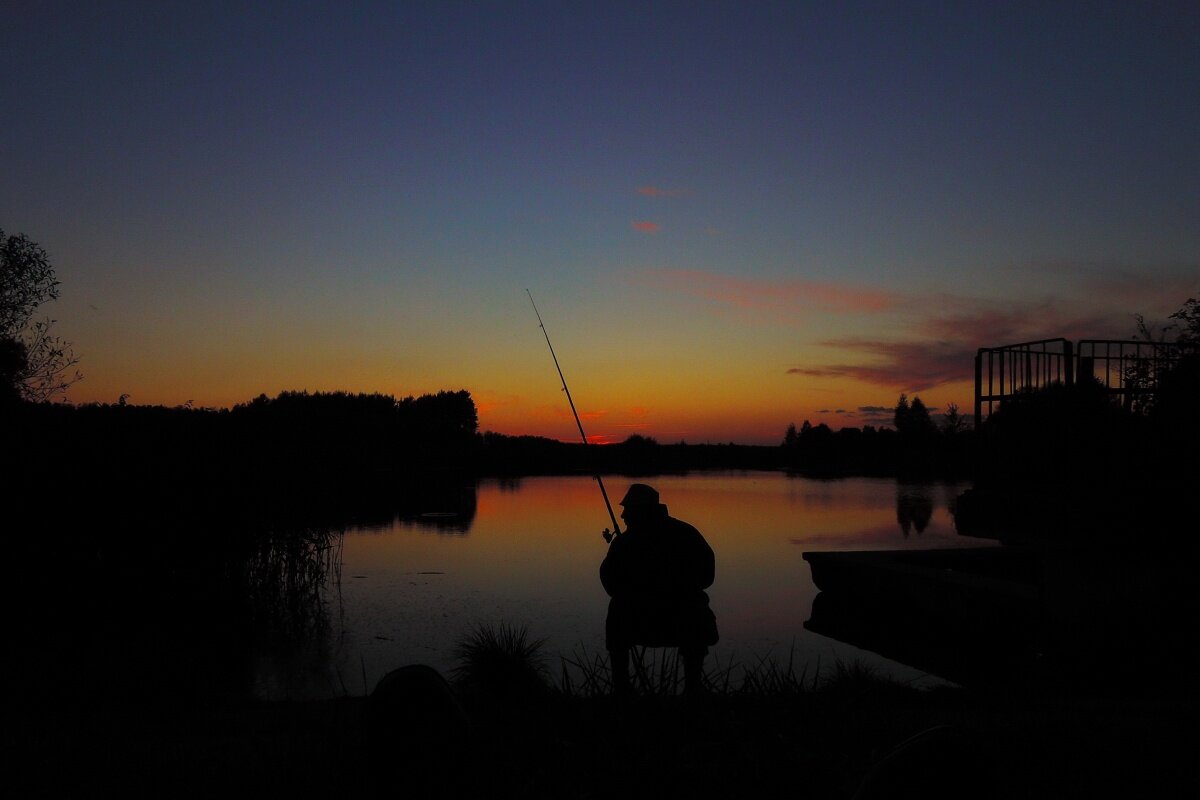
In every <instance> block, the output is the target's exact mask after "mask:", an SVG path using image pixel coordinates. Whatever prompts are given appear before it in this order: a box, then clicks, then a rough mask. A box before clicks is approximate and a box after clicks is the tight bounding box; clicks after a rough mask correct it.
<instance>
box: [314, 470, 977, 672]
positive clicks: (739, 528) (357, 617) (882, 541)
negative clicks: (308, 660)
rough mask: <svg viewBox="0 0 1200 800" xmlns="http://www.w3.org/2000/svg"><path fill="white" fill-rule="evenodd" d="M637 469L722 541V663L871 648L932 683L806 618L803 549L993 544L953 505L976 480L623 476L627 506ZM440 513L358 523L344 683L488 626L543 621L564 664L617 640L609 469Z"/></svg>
mask: <svg viewBox="0 0 1200 800" xmlns="http://www.w3.org/2000/svg"><path fill="white" fill-rule="evenodd" d="M635 481H636V482H646V483H650V484H651V485H653V486H654V487H655V488H657V489H658V490H659V493H660V495H661V498H662V500H663V502H664V503H666V504H667V506H668V508H669V509H670V512H671V514H672V515H673V516H676V517H678V518H680V519H683V520H686V521H688V522H690V523H692V524H693V525H695V526H696V527H697V528H698V529H699V530H700V531H701V533H703V534H704V536H705V537H706V538H707V539H708V541H709V544H710V545H711V546H712V548H713V550H714V551H715V553H716V558H717V578H716V582H715V584H714V585H713V587H712V589H711V590H710V591H709V594H710V597H711V599H712V608H713V610H714V611H715V613H716V615H717V620H718V626H719V628H720V632H721V642H720V643H719V644H718V645H717V646H716V647H714V648H713V654H714V655H715V656H716V657H717V658H718V659H719V660H720V661H721V663H722V664H724V663H726V662H727V661H729V660H730V659H733V660H735V661H741V662H745V663H752V662H754V661H756V660H757V659H758V658H760V657H765V656H774V657H780V658H784V659H786V658H787V657H788V656H789V654H791V655H793V656H794V657H795V659H796V660H797V662H798V663H805V662H806V661H811V662H815V661H816V660H817V659H820V660H821V661H822V662H823V663H826V664H830V663H832V662H833V661H835V660H837V659H839V658H840V659H843V660H845V659H854V658H863V659H864V660H866V661H868V662H869V663H872V664H875V665H876V666H879V667H880V668H882V669H885V670H887V671H889V672H890V673H892V674H895V675H897V676H899V677H902V678H905V679H910V678H911V679H916V678H918V677H919V674H918V673H916V672H915V671H913V670H911V669H909V668H907V667H902V666H900V665H896V664H894V663H892V662H888V661H886V660H884V659H882V658H880V657H877V656H873V655H871V654H867V653H865V652H863V651H858V650H856V649H855V648H852V647H849V646H847V645H843V644H840V643H836V642H834V641H832V640H830V639H826V638H825V637H822V636H819V635H817V634H814V633H811V632H808V631H805V630H804V628H803V623H804V621H805V620H806V619H807V618H808V616H809V613H810V610H811V607H812V601H813V597H814V596H815V595H816V588H815V587H814V586H813V583H812V579H811V575H810V573H809V569H808V565H807V564H806V563H805V562H804V561H803V560H802V558H801V556H802V554H803V553H804V552H805V551H806V550H870V549H899V548H934V547H964V546H972V547H977V546H979V545H980V544H981V543H980V541H979V540H977V539H969V538H965V537H961V536H959V535H957V534H956V533H955V531H954V525H953V518H952V516H951V514H950V513H949V510H948V507H949V505H950V504H951V503H952V502H953V498H954V497H956V496H957V495H958V494H959V493H960V492H961V491H962V490H963V489H964V488H966V487H965V486H959V485H956V484H929V485H912V484H898V483H897V482H896V481H895V480H892V479H872V478H849V479H839V480H827V481H819V480H812V479H808V478H799V477H789V476H787V475H785V474H783V473H774V472H746V473H720V474H714V473H696V474H691V475H685V476H661V477H655V478H636V479H630V478H620V477H608V478H606V480H605V484H606V487H607V488H608V492H609V495H610V497H611V498H612V499H613V502H614V505H615V504H616V502H617V501H618V500H619V499H620V498H621V496H622V495H623V494H624V492H625V490H626V488H628V485H629V484H630V483H632V482H635ZM615 510H616V511H617V513H618V514H619V513H620V509H619V507H616V509H615ZM428 511H429V512H430V514H429V515H427V516H424V517H420V516H418V517H412V518H404V519H397V520H395V521H394V522H393V523H392V524H391V525H390V526H385V527H382V528H374V529H351V530H349V531H347V534H346V537H345V546H344V550H343V563H342V580H341V585H340V592H337V591H333V590H332V589H331V592H332V594H331V616H332V617H333V618H334V620H335V628H337V632H336V638H337V642H336V649H337V652H338V656H337V658H336V662H335V663H334V665H333V668H334V670H336V671H337V672H338V673H339V676H341V677H342V679H343V680H344V679H345V678H344V676H347V675H351V676H354V679H355V680H356V681H357V682H359V683H361V682H362V678H361V672H362V671H364V670H365V672H366V684H367V685H368V686H371V685H374V681H375V680H377V679H378V678H379V677H380V676H382V675H383V674H385V673H386V672H387V671H388V670H390V669H394V668H396V667H399V666H402V665H404V664H409V663H427V664H431V665H432V666H434V667H436V668H438V669H441V670H448V669H450V668H452V667H453V666H454V663H455V662H454V654H453V651H454V646H455V643H456V642H457V641H458V640H459V639H460V638H461V637H462V636H463V634H464V633H466V632H467V631H469V630H470V629H471V628H472V627H473V626H476V625H479V624H483V623H499V622H506V623H511V624H515V625H525V626H527V627H528V629H529V631H530V633H531V634H532V635H533V636H535V637H539V638H545V639H546V645H545V652H546V653H547V655H548V656H549V657H550V666H551V667H552V669H554V670H555V671H557V668H558V656H560V655H565V656H571V655H572V654H574V653H576V652H578V651H579V650H580V649H581V648H583V649H586V651H587V652H588V653H599V652H602V650H603V643H604V640H603V637H604V616H605V613H606V609H607V596H606V595H605V594H604V590H603V589H602V588H601V586H600V581H599V579H598V572H597V571H598V567H599V564H600V561H601V559H603V557H604V553H605V548H606V544H605V543H604V540H603V539H602V538H601V535H600V532H601V530H602V529H603V528H605V527H608V526H609V524H610V523H609V519H608V514H607V511H606V510H605V508H604V503H603V500H602V498H601V495H600V492H599V489H598V487H597V486H596V483H595V480H594V479H593V478H591V477H587V476H572V477H534V478H525V479H521V480H516V481H514V480H507V481H499V480H488V481H483V482H482V483H480V485H479V486H478V488H477V495H476V504H475V509H474V511H475V514H474V517H473V519H472V520H470V524H469V526H466V525H464V526H462V527H466V530H465V531H462V530H456V529H455V528H454V527H453V526H448V525H446V524H445V522H446V520H447V519H448V517H446V516H445V515H446V514H449V513H452V511H453V510H452V509H433V508H431V509H428ZM439 523H440V524H439ZM906 528H907V530H908V533H907V534H906V533H905V529H906ZM333 588H336V587H333ZM710 663H711V662H710Z"/></svg>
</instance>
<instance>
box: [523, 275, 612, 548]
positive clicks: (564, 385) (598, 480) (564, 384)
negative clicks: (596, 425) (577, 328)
mask: <svg viewBox="0 0 1200 800" xmlns="http://www.w3.org/2000/svg"><path fill="white" fill-rule="evenodd" d="M525 294H527V295H529V303H530V305H532V306H533V313H534V314H537V321H538V327H539V328H541V329H542V335H543V336H545V337H546V346H547V347H549V348H550V357H551V358H553V359H554V368H555V369H556V370H558V379H559V380H560V381H562V390H563V391H564V392H566V393H567V402H568V403H569V404H570V405H571V413H572V414H574V415H575V425H576V427H578V428H579V438H581V439H583V443H584V445H585V446H586V445H589V444H591V442H589V441H588V438H587V434H586V433H584V432H583V423H582V422H580V421H579V412H578V411H576V410H575V401H574V400H573V399H571V390H570V389H568V388H567V379H566V378H564V377H563V371H562V367H560V366H559V365H558V356H557V355H555V353H554V345H552V344H550V334H549V333H548V332H547V331H546V323H544V322H542V315H541V313H540V312H539V311H538V307H537V303H535V302H533V292H531V291H529V290H528V289H526V290H525ZM592 477H593V478H595V479H596V483H598V484H600V494H601V495H603V497H604V507H605V508H607V509H608V518H609V519H610V520H612V530H611V531H610V530H609V529H608V528H605V529H604V534H603V536H604V541H606V542H611V541H612V540H613V539H614V538H615V537H617V536H620V535H621V528H620V526H619V525H617V515H616V514H614V513H613V507H612V503H611V502H609V500H608V491H607V490H606V489H605V488H604V479H603V478H601V477H600V473H599V472H597V473H596V474H595V475H593V476H592Z"/></svg>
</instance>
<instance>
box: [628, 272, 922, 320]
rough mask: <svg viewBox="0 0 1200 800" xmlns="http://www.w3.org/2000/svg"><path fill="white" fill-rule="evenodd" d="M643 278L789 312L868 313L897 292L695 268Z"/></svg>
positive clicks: (743, 305)
mask: <svg viewBox="0 0 1200 800" xmlns="http://www.w3.org/2000/svg"><path fill="white" fill-rule="evenodd" d="M644 279H645V280H646V281H647V282H648V283H650V284H651V285H653V286H655V287H656V288H659V289H662V290H664V291H668V292H673V293H676V294H684V295H690V296H692V297H698V298H701V299H704V300H707V301H709V302H711V303H714V304H716V305H718V306H724V307H727V308H731V309H740V310H748V311H773V312H779V313H783V314H795V313H799V312H801V311H828V312H833V313H847V312H850V313H860V314H874V313H879V312H882V311H887V310H888V309H890V308H892V307H893V306H894V305H895V303H896V300H897V297H898V296H897V295H895V294H893V293H891V292H887V291H883V290H880V289H871V288H863V287H857V286H851V285H848V284H840V283H834V282H826V281H810V280H804V279H792V280H765V279H760V278H735V277H732V276H728V275H718V274H716V273H713V272H705V271H703V270H695V269H658V270H652V271H649V272H647V273H645V274H644Z"/></svg>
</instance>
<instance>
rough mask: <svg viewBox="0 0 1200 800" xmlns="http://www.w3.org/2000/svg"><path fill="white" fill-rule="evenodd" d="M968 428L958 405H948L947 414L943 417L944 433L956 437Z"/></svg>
mask: <svg viewBox="0 0 1200 800" xmlns="http://www.w3.org/2000/svg"><path fill="white" fill-rule="evenodd" d="M966 427H967V421H966V420H965V419H964V418H963V415H962V414H961V413H960V412H959V410H958V403H948V404H947V405H946V413H945V414H943V415H942V433H944V434H946V435H947V436H955V435H957V434H959V433H962V431H963V430H965V429H966Z"/></svg>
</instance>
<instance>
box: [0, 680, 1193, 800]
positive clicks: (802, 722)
mask: <svg viewBox="0 0 1200 800" xmlns="http://www.w3.org/2000/svg"><path fill="white" fill-rule="evenodd" d="M1179 700H1180V698H1179V697H1162V696H1160V697H1153V698H1147V697H1144V696H1143V697H1139V698H1129V697H1120V696H1108V697H1103V698H1100V697H1095V696H1088V697H1079V696H1071V695H1061V694H1058V693H1055V692H1043V691H1037V690H1031V689H1030V687H1028V686H1024V687H1015V686H1014V687H1007V688H1005V689H1000V690H997V691H994V692H990V693H968V692H966V691H963V690H957V689H938V690H914V689H911V688H907V687H903V686H898V685H896V684H894V683H890V682H888V681H884V680H879V679H876V678H872V677H870V676H867V675H862V674H858V675H855V674H853V672H852V671H850V672H847V674H846V675H845V676H844V680H840V681H839V680H832V681H829V682H826V683H825V684H823V685H822V686H820V687H816V688H812V689H811V690H806V691H781V692H774V693H767V692H745V693H744V692H736V691H733V692H725V693H717V694H714V695H710V696H706V697H701V698H698V699H690V700H689V699H684V698H680V697H648V698H647V697H640V698H632V699H629V700H625V701H618V700H615V699H614V698H611V697H607V696H591V697H589V696H570V695H564V694H562V693H561V692H553V691H548V692H546V693H544V694H542V695H540V696H538V697H523V698H520V699H517V698H512V697H510V698H507V699H497V698H496V697H494V696H493V697H490V698H488V697H480V696H478V695H475V696H472V695H470V694H463V695H462V702H463V707H464V708H465V712H466V715H467V717H468V719H469V727H467V728H464V729H463V730H462V731H461V732H455V731H454V730H449V731H447V729H444V728H443V729H441V730H437V729H435V728H434V727H433V726H431V725H430V722H429V720H425V721H424V722H419V721H414V719H413V718H411V716H410V717H407V718H406V716H405V714H403V713H400V712H397V711H395V709H393V713H391V714H390V715H387V716H384V717H383V718H382V719H381V718H380V717H379V716H378V715H377V714H374V713H373V709H372V701H371V700H370V699H368V698H364V697H354V698H341V699H336V700H327V701H316V702H306V703H247V704H229V705H221V704H218V705H212V706H206V707H195V708H191V709H188V710H186V711H184V710H180V709H165V708H158V709H156V710H154V709H150V708H134V707H131V706H128V705H122V704H121V703H119V702H117V701H115V700H114V701H113V702H111V703H98V704H97V706H96V707H95V708H91V709H87V710H88V711H89V712H91V713H88V714H85V715H84V716H83V717H80V716H79V715H78V712H79V711H80V710H81V709H69V708H60V707H55V706H54V705H53V704H52V703H46V704H45V705H44V706H43V707H42V711H43V714H42V715H41V716H37V717H34V718H32V719H31V720H29V724H28V725H23V726H21V727H20V728H18V729H16V730H14V729H13V728H11V727H10V728H9V732H8V735H9V737H10V738H11V739H12V741H10V743H9V744H10V745H12V747H9V748H6V749H8V750H9V752H13V753H17V754H19V755H21V756H22V758H21V761H20V763H22V764H23V767H24V772H25V777H26V778H27V779H28V780H29V782H30V783H29V785H30V788H31V789H33V790H35V791H36V793H38V794H46V795H51V794H62V793H69V794H79V793H82V792H85V791H86V792H87V793H88V794H89V795H93V796H94V795H97V794H104V793H106V792H108V791H124V790H130V789H133V788H134V787H140V788H142V789H146V790H150V791H161V792H164V793H168V792H169V793H170V794H171V795H173V796H199V795H206V796H212V795H214V794H217V793H226V792H230V793H232V792H239V793H242V792H249V793H253V794H257V795H260V796H263V795H265V796H270V797H288V796H292V797H294V796H315V795H319V794H326V793H336V794H337V795H338V796H383V795H389V796H394V795H396V794H411V795H413V796H420V797H488V796H500V797H503V796H515V797H531V798H540V797H553V798H564V797H566V798H570V797H579V798H584V797H615V796H634V797H649V796H655V797H668V796H669V797H674V796H687V797H713V798H723V799H724V798H731V797H758V796H767V793H771V794H772V795H774V794H776V793H779V792H786V793H788V794H795V795H803V796H805V797H810V798H845V797H893V796H923V797H950V796H954V797H964V796H966V797H974V798H978V797H1014V798H1015V797H1020V798H1031V797H1032V798H1036V797H1047V798H1049V797H1055V798H1057V797H1066V796H1085V795H1087V794H1090V793H1093V792H1094V793H1097V794H1098V793H1100V792H1101V791H1103V792H1104V793H1105V794H1111V793H1112V792H1114V791H1116V792H1120V791H1129V792H1131V793H1132V792H1134V791H1136V792H1137V794H1138V795H1139V796H1174V795H1175V794H1177V793H1178V790H1180V789H1182V788H1183V787H1186V786H1194V785H1195V781H1196V778H1197V768H1196V762H1195V759H1194V758H1193V757H1192V746H1193V745H1194V737H1188V738H1179V735H1178V734H1177V733H1176V732H1177V731H1184V730H1189V729H1190V728H1191V725H1192V722H1193V719H1194V718H1193V717H1192V716H1191V714H1192V711H1194V708H1191V707H1189V705H1188V704H1186V703H1180V702H1179ZM375 711H378V709H375ZM414 715H415V716H416V717H418V718H419V717H420V714H419V710H418V711H414ZM856 793H857V794H856Z"/></svg>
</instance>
